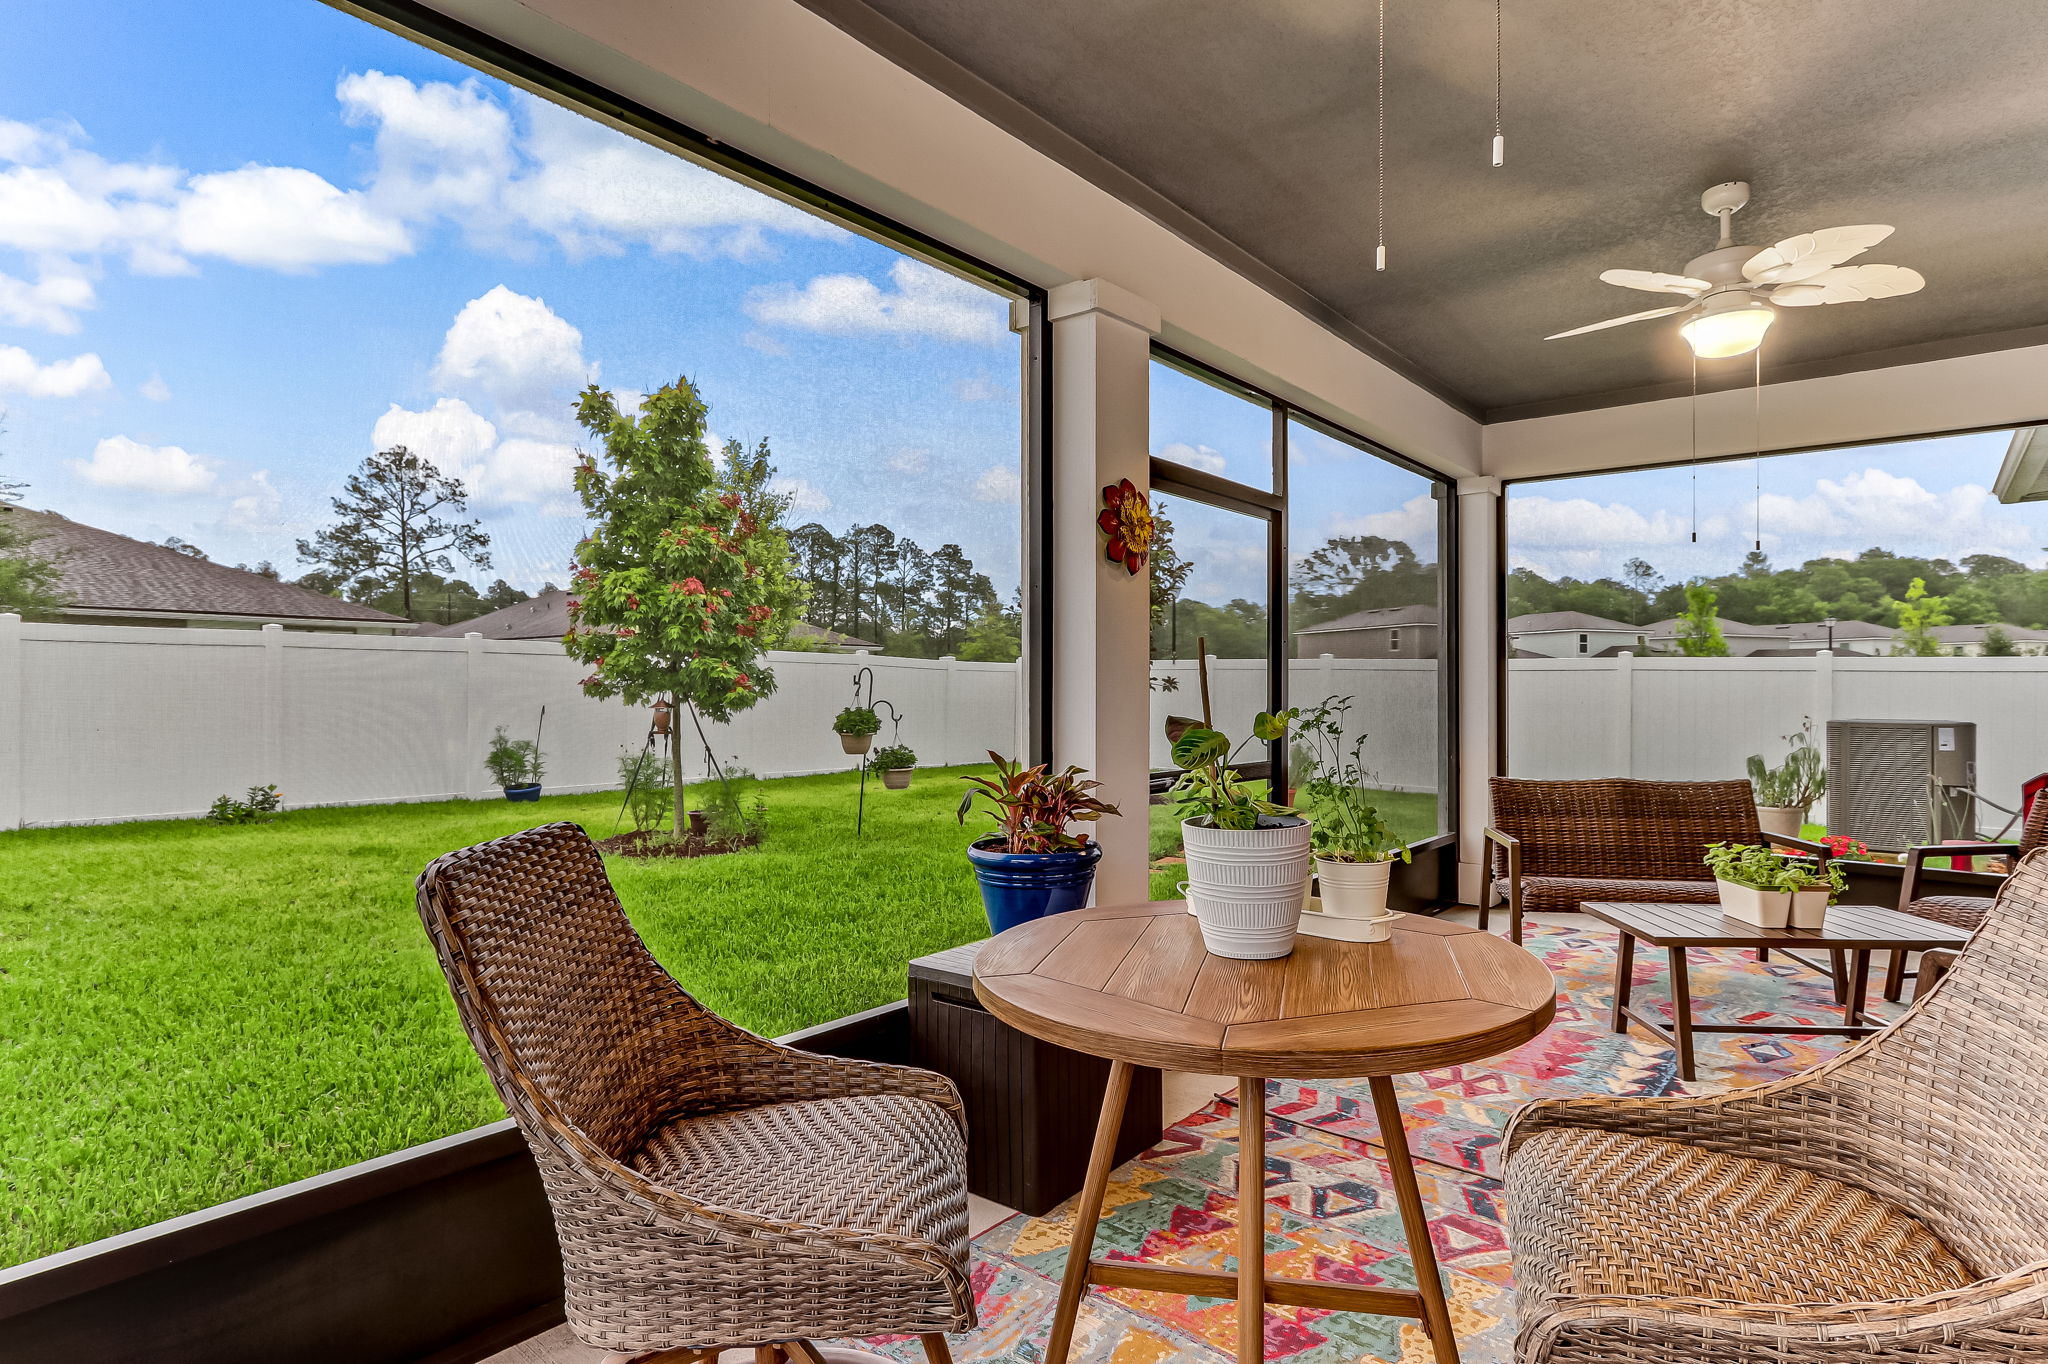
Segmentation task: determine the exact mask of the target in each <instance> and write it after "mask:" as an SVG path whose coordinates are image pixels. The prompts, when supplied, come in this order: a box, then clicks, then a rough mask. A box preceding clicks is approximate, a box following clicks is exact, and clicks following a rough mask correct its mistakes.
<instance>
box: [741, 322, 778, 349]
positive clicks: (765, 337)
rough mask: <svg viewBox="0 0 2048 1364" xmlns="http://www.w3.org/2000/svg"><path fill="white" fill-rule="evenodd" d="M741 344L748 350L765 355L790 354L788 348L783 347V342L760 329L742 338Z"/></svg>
mask: <svg viewBox="0 0 2048 1364" xmlns="http://www.w3.org/2000/svg"><path fill="white" fill-rule="evenodd" d="M740 344H741V345H742V346H745V347H746V348H747V349H748V350H757V351H759V352H761V354H763V355H787V354H789V347H788V346H785V345H783V344H782V342H780V341H778V340H776V339H775V338H774V337H772V336H770V335H769V334H768V333H767V332H764V331H761V330H760V329H758V328H756V329H753V330H750V331H748V332H747V333H746V334H745V335H744V336H742V337H740Z"/></svg>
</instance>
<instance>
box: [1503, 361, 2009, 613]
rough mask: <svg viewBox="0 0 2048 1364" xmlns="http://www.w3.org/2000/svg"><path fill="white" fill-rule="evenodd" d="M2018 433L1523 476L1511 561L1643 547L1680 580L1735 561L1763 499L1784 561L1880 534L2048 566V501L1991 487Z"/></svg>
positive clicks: (1936, 553) (1541, 564)
mask: <svg viewBox="0 0 2048 1364" xmlns="http://www.w3.org/2000/svg"><path fill="white" fill-rule="evenodd" d="M1766 396H1767V397H1768V390H1766ZM2010 440H2011V436H2010V434H2009V433H2007V432H1984V433H1979V434H1975V435H1968V436H1945V437H1939V438H1934V439H1928V440H1912V441H1899V442H1895V443H1891V444H1885V445H1867V446H1856V447H1852V448H1846V449H1840V450H1820V451H1814V452H1811V453H1808V454H1797V455H1781V456H1774V457H1770V458H1766V459H1765V460H1763V461H1762V463H1761V465H1759V463H1758V462H1757V461H1755V460H1734V461H1730V462H1726V463H1719V464H1702V465H1699V466H1698V467H1697V470H1696V471H1695V470H1693V469H1691V468H1688V467H1687V466H1684V465H1677V466H1669V467H1665V468H1660V469H1651V470H1644V471H1640V472H1636V473H1624V474H1599V475H1593V476H1589V477H1584V478H1568V479H1548V480H1544V481H1542V482H1532V483H1518V484H1514V485H1511V487H1510V489H1509V493H1508V562H1509V565H1510V566H1511V567H1515V568H1533V569H1535V570H1536V571H1538V572H1539V573H1542V574H1544V575H1545V576H1547V577H1553V578H1555V577H1560V576H1565V575H1569V576H1572V577H1576V578H1598V577H1614V576H1618V575H1619V573H1620V570H1621V565H1622V564H1623V563H1625V562H1626V561H1627V560H1629V559H1630V558H1634V557H1638V556H1640V557H1641V558H1644V559H1647V560H1648V561H1649V562H1650V563H1651V564H1653V565H1655V567H1656V568H1657V569H1658V571H1659V572H1661V573H1662V574H1663V576H1664V577H1665V578H1666V579H1667V580H1669V581H1674V582H1682V581H1684V580H1685V579H1687V578H1693V577H1700V576H1711V575H1716V574H1722V573H1727V572H1729V571H1731V570H1733V569H1734V568H1735V567H1736V566H1737V565H1738V564H1740V563H1741V561H1742V557H1743V555H1745V554H1747V553H1748V552H1749V551H1750V549H1751V547H1752V546H1753V545H1754V544H1755V543H1756V533H1757V526H1758V512H1759V510H1761V513H1762V517H1761V524H1762V533H1763V549H1764V552H1765V553H1766V554H1768V555H1769V556H1770V557H1771V560H1772V562H1773V563H1775V564H1777V565H1778V566H1780V567H1795V566H1797V565H1798V564H1801V563H1804V562H1805V561H1806V560H1808V559H1818V558H1828V557H1834V558H1849V557H1853V556H1855V555H1856V554H1858V553H1860V552H1862V551H1863V550H1865V549H1869V548H1871V547H1873V546H1875V547H1878V548H1882V549H1886V550H1890V551H1892V552H1893V553H1896V554H1913V555H1924V556H1929V557H1946V558H1949V559H1952V560H1960V559H1962V558H1963V557H1964V556H1966V555H1970V554H1980V553H1985V554H2002V555H2004V556H2006V557H2007V558H2010V559H2017V560H2019V561H2020V562H2022V563H2025V564H2029V565H2031V566H2033V567H2036V568H2039V567H2042V566H2044V565H2048V549H2044V548H2043V546H2048V506H2044V505H2043V504H2041V503H2019V504H2016V505H2012V506H2006V505H2003V504H2001V503H2000V502H1999V501H1998V500H1997V499H1996V498H1995V497H1993V496H1992V495H1991V492H1990V489H1991V484H1992V481H1993V480H1994V479H1995V478H1996V477H1997V474H1998V466H1999V462H2000V461H2001V460H2002V459H2003V458H2004V456H2005V451H2006V447H2007V445H2008V443H2009V442H2010ZM1759 476H1761V482H1762V499H1761V504H1760V505H1759V500H1758V479H1759ZM1695 477H1696V478H1697V493H1698V508H1699V510H1698V516H1697V518H1695V517H1694V514H1693V500H1694V488H1695V483H1694V480H1695ZM1695 523H1696V524H1697V527H1698V530H1699V542H1698V543H1697V544H1695V543H1693V540H1692V532H1693V529H1694V526H1695Z"/></svg>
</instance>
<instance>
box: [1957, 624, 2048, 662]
mask: <svg viewBox="0 0 2048 1364" xmlns="http://www.w3.org/2000/svg"><path fill="white" fill-rule="evenodd" d="M1992 628H1993V627H1992V626H1989V625H1937V626H1935V627H1934V628H1933V629H1932V630H1929V631H1928V632H1927V633H1928V634H1930V635H1933V636H1934V637H1935V638H1936V639H1938V640H1940V641H1941V642H1942V643H1943V644H1944V645H1946V646H1948V651H1949V652H1950V653H1952V654H1960V655H1962V656H1964V657H1966V658H1974V657H1977V656H1979V655H1981V654H1982V653H1983V652H1984V636H1985V634H1986V633H1987V632H1988V631H1990V630H1991V629H1992ZM1996 628H1997V629H2000V630H2003V631H2005V637H2006V638H2007V639H2009V640H2011V641H2012V642H2013V643H2014V644H2016V645H2018V646H2019V650H2020V652H2021V653H2023V654H2039V653H2048V630H2030V629H2028V628H2027V627H2026V626H2024V625H2000V626H1998V627H1996Z"/></svg>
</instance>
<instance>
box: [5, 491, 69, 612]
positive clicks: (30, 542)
mask: <svg viewBox="0 0 2048 1364" xmlns="http://www.w3.org/2000/svg"><path fill="white" fill-rule="evenodd" d="M27 486H28V485H27V484H26V483H15V482H10V481H9V480H7V479H4V478H0V611H11V612H13V613H14V614H15V615H17V616H20V617H22V618H23V619H24V620H42V619H46V618H48V617H51V616H54V615H56V614H57V612H58V611H60V610H62V609H63V607H64V606H65V605H66V599H65V597H64V594H63V593H62V592H60V591H59V590H58V587H57V583H58V579H59V578H60V576H61V574H62V570H61V569H60V568H59V566H58V563H57V561H56V560H55V559H52V558H50V557H49V556H48V555H44V554H38V553H37V552H36V550H35V543H36V541H37V540H39V539H41V538H42V537H41V536H40V535H38V534H37V533H36V532H34V531H32V530H30V529H29V528H28V527H27V526H26V525H24V524H23V523H22V521H21V520H20V518H18V517H16V516H14V515H13V513H12V508H13V506H14V504H15V503H17V502H19V501H21V490H22V489H23V488H26V487H27Z"/></svg>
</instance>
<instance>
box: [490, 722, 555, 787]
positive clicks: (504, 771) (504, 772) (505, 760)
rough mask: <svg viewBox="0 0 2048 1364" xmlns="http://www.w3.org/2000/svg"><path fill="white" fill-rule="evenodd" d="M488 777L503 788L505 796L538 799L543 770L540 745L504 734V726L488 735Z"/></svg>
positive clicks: (530, 740)
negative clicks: (489, 741) (489, 745)
mask: <svg viewBox="0 0 2048 1364" xmlns="http://www.w3.org/2000/svg"><path fill="white" fill-rule="evenodd" d="M484 766H485V767H487V768H489V769H490V773H491V779H492V780H493V781H495V782H497V783H498V785H499V786H500V787H502V788H504V791H505V799H506V800H539V799H540V779H541V775H542V773H543V771H544V768H543V765H542V763H541V759H540V745H539V744H538V743H537V742H535V741H534V740H532V739H512V738H508V737H506V734H505V727H504V726H503V725H499V726H498V732H497V733H496V734H493V735H492V736H491V751H490V752H489V753H488V754H486V755H485V757H484Z"/></svg>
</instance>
